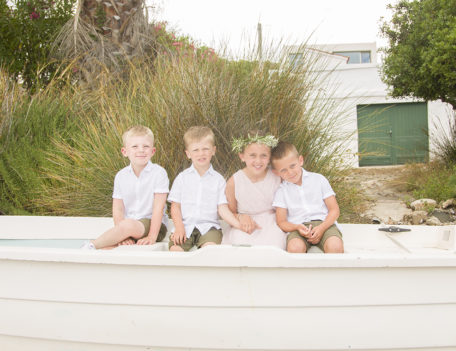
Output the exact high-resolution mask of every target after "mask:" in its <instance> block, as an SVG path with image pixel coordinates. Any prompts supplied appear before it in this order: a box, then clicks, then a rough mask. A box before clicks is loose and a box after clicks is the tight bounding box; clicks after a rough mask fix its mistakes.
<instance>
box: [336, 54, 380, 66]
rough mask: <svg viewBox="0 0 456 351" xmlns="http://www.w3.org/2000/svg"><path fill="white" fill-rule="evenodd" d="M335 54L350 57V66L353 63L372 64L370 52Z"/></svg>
mask: <svg viewBox="0 0 456 351" xmlns="http://www.w3.org/2000/svg"><path fill="white" fill-rule="evenodd" d="M333 54H338V55H342V56H347V57H348V62H347V63H349V64H352V63H371V53H370V51H334V52H333Z"/></svg>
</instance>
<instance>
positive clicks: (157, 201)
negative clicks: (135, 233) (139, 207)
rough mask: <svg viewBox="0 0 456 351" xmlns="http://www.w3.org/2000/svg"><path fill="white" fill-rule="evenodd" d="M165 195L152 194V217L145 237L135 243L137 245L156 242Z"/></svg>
mask: <svg viewBox="0 0 456 351" xmlns="http://www.w3.org/2000/svg"><path fill="white" fill-rule="evenodd" d="M167 196H168V194H166V193H155V194H154V205H153V207H152V217H151V219H150V229H149V233H148V234H147V236H146V237H144V238H142V239H139V240H138V241H137V244H138V245H152V244H155V243H156V242H157V236H158V233H159V231H160V227H161V224H162V218H163V210H164V208H165V205H166V197H167Z"/></svg>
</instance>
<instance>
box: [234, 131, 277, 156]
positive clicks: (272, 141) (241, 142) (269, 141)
mask: <svg viewBox="0 0 456 351" xmlns="http://www.w3.org/2000/svg"><path fill="white" fill-rule="evenodd" d="M278 142H279V140H278V139H277V138H276V137H275V136H274V135H265V136H263V135H258V134H255V135H253V136H252V135H250V134H247V138H245V139H244V138H233V141H232V142H231V150H233V151H235V152H237V153H239V152H242V151H243V150H244V148H245V147H246V146H247V145H250V144H255V143H257V144H263V145H266V146H269V147H270V148H273V147H275V146H277V144H278Z"/></svg>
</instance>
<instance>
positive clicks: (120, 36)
mask: <svg viewBox="0 0 456 351" xmlns="http://www.w3.org/2000/svg"><path fill="white" fill-rule="evenodd" d="M154 39H155V33H154V30H153V26H152V25H151V24H150V23H149V22H148V17H147V13H146V6H145V0H78V1H77V7H76V10H75V15H74V17H73V18H72V19H71V20H70V21H68V23H66V24H65V25H64V26H63V28H62V30H61V32H60V33H59V35H58V36H57V38H56V40H55V43H54V47H53V48H54V50H53V55H54V56H55V57H56V58H58V59H65V60H72V61H73V64H74V65H75V67H74V71H75V72H78V73H79V74H80V77H81V78H82V79H83V80H84V81H86V82H90V81H92V80H93V79H96V76H97V74H96V73H97V72H99V71H100V69H101V67H108V68H109V69H110V71H111V72H112V71H119V72H120V71H122V70H123V69H122V68H123V66H124V63H125V62H127V61H131V60H134V59H141V60H143V59H146V60H150V59H153V58H154V57H155V52H156V49H155V40H154Z"/></svg>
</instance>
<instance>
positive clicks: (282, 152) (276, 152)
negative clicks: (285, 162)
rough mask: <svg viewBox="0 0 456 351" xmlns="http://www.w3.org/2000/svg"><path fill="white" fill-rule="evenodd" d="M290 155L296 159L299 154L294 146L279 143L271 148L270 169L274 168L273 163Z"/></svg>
mask: <svg viewBox="0 0 456 351" xmlns="http://www.w3.org/2000/svg"><path fill="white" fill-rule="evenodd" d="M290 153H293V154H295V155H296V156H297V157H299V153H298V150H296V146H294V145H293V144H291V143H287V142H286V141H279V143H278V144H277V146H276V147H274V148H272V150H271V164H272V167H274V165H273V161H275V160H280V159H282V158H284V157H285V156H287V155H288V154H290Z"/></svg>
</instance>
